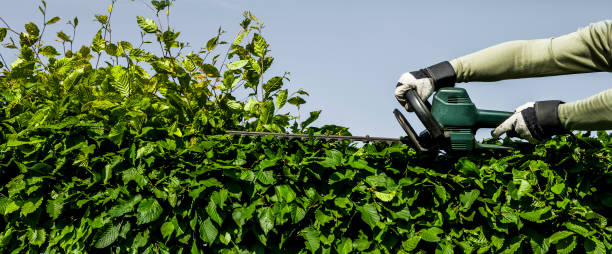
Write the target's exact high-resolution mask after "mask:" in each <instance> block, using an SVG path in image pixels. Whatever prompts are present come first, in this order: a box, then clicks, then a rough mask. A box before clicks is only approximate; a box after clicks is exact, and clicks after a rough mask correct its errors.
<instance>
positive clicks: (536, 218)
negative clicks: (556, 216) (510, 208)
mask: <svg viewBox="0 0 612 254" xmlns="http://www.w3.org/2000/svg"><path fill="white" fill-rule="evenodd" d="M551 209H552V208H551V207H550V206H546V207H543V208H540V209H537V210H534V211H529V212H520V213H519V216H520V217H521V218H523V219H526V220H528V221H532V222H542V221H544V220H546V219H549V217H550V216H547V217H546V218H542V216H544V215H545V214H547V213H548V212H549V211H550V210H551Z"/></svg>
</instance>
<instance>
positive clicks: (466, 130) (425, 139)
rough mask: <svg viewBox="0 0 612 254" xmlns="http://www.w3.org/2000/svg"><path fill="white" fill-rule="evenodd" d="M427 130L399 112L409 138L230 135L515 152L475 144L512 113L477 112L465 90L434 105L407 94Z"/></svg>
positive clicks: (441, 95) (437, 98) (448, 93)
mask: <svg viewBox="0 0 612 254" xmlns="http://www.w3.org/2000/svg"><path fill="white" fill-rule="evenodd" d="M404 97H405V98H406V101H407V102H408V103H409V104H410V106H411V107H412V109H413V110H414V113H415V114H416V115H417V117H418V118H419V120H420V121H421V123H422V124H423V125H424V126H425V129H426V130H424V131H423V132H421V133H420V134H418V135H417V134H416V132H415V131H414V129H413V128H412V126H411V125H410V123H408V121H407V120H406V118H405V117H404V115H402V113H400V111H399V110H397V109H395V110H394V111H393V114H394V115H395V118H396V119H397V121H398V122H399V124H400V126H402V129H404V131H405V132H406V134H407V136H405V137H400V138H386V137H370V136H335V135H309V134H286V133H272V132H250V131H227V134H229V135H237V136H268V135H272V136H276V137H279V138H299V139H308V138H313V139H323V140H339V141H341V140H352V141H361V142H387V143H393V142H401V143H404V144H407V145H410V146H411V147H413V148H414V149H416V150H417V151H422V152H427V151H438V150H445V151H453V150H454V151H470V150H474V149H512V148H511V147H507V146H501V145H492V144H482V143H479V142H477V141H476V139H475V137H474V136H475V134H476V131H477V130H478V129H480V128H495V127H497V126H498V125H499V124H501V123H502V122H503V121H504V120H506V119H507V118H508V117H510V116H511V115H512V112H505V111H497V110H483V109H478V108H476V106H475V105H474V103H472V100H471V99H470V97H469V96H468V94H467V92H466V91H465V89H463V88H456V87H452V88H450V87H446V88H441V89H440V90H438V92H437V93H436V94H435V95H434V96H433V102H432V103H431V104H430V103H429V102H428V101H423V100H422V99H421V98H420V97H419V96H418V95H417V93H416V91H414V90H409V91H407V92H406V94H404Z"/></svg>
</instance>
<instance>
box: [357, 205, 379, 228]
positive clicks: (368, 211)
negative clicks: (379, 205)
mask: <svg viewBox="0 0 612 254" xmlns="http://www.w3.org/2000/svg"><path fill="white" fill-rule="evenodd" d="M357 209H358V210H359V212H360V213H361V219H362V220H363V221H364V222H365V223H366V224H368V225H370V228H372V229H373V228H374V227H375V226H376V224H377V223H378V222H380V215H378V211H377V210H376V205H375V204H372V203H369V204H365V205H363V206H360V207H358V208H357Z"/></svg>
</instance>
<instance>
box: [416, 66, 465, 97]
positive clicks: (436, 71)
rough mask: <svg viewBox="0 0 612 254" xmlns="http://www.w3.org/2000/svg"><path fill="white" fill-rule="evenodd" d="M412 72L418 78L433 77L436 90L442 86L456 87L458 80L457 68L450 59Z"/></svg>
mask: <svg viewBox="0 0 612 254" xmlns="http://www.w3.org/2000/svg"><path fill="white" fill-rule="evenodd" d="M410 74H412V76H414V77H415V78H416V79H422V78H431V79H432V80H433V85H434V90H436V91H437V90H438V89H440V88H442V87H454V86H455V82H456V81H457V74H456V73H455V69H453V66H452V65H451V64H450V63H449V62H448V61H444V62H441V63H438V64H434V65H432V66H429V67H427V68H425V69H420V70H418V71H413V72H410Z"/></svg>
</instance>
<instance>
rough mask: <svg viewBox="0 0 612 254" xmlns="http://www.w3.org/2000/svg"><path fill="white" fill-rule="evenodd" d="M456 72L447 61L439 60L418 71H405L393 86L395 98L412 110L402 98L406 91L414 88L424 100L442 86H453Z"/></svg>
mask: <svg viewBox="0 0 612 254" xmlns="http://www.w3.org/2000/svg"><path fill="white" fill-rule="evenodd" d="M456 79H457V74H456V73H455V70H454V69H453V66H452V65H451V64H450V63H449V62H441V63H438V64H435V65H432V66H429V67H427V68H425V69H420V70H418V71H413V72H406V73H404V74H402V76H400V78H399V80H398V81H397V86H396V87H395V92H394V95H395V98H396V99H397V101H398V102H399V103H400V104H402V106H403V107H404V108H405V109H406V110H408V111H412V109H411V108H410V104H409V103H408V102H407V101H406V99H405V98H404V94H405V93H406V91H408V90H411V89H414V90H416V92H417V94H418V95H419V97H421V100H423V101H426V100H427V99H428V98H429V96H431V94H432V93H433V92H434V91H436V90H438V89H440V88H442V87H453V86H455V81H456Z"/></svg>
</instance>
